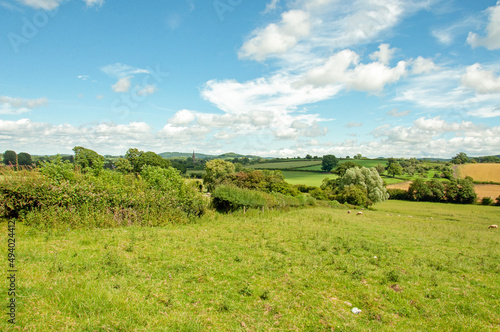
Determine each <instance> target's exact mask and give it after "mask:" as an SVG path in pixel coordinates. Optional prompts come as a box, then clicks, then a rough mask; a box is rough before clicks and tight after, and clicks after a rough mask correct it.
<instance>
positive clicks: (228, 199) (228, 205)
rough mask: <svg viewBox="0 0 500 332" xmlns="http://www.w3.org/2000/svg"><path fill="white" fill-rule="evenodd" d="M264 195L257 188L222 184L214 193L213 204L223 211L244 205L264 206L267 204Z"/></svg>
mask: <svg viewBox="0 0 500 332" xmlns="http://www.w3.org/2000/svg"><path fill="white" fill-rule="evenodd" d="M264 195H265V194H264V193H262V192H259V191H256V190H250V189H242V188H237V187H232V186H226V185H220V186H218V187H216V188H215V190H214V191H213V193H212V204H213V206H214V207H215V208H216V209H217V210H218V211H222V212H229V211H235V210H238V209H240V208H243V207H246V208H262V207H263V206H266V204H267V200H266V197H265V196H264Z"/></svg>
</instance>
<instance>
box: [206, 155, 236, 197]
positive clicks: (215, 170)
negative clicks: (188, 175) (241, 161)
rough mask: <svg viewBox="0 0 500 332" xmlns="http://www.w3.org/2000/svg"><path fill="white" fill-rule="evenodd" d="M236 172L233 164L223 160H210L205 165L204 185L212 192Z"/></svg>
mask: <svg viewBox="0 0 500 332" xmlns="http://www.w3.org/2000/svg"><path fill="white" fill-rule="evenodd" d="M234 172H235V168H234V164H233V163H231V162H229V161H225V160H222V159H214V160H210V161H209V162H207V163H206V165H205V175H204V176H203V183H204V185H205V187H207V189H208V191H210V192H211V191H213V190H214V189H215V187H217V186H218V185H220V184H221V183H223V182H224V180H226V179H227V178H228V176H229V175H230V174H233V173H234Z"/></svg>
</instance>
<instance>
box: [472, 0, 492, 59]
mask: <svg viewBox="0 0 500 332" xmlns="http://www.w3.org/2000/svg"><path fill="white" fill-rule="evenodd" d="M488 13H489V23H488V26H487V27H486V36H484V37H480V36H479V35H478V34H476V33H474V32H469V36H468V37H467V42H468V43H469V44H470V45H471V46H472V48H476V47H481V46H482V47H486V48H487V49H488V50H498V49H500V1H498V2H497V4H496V6H494V7H490V8H488Z"/></svg>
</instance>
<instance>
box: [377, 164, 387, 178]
mask: <svg viewBox="0 0 500 332" xmlns="http://www.w3.org/2000/svg"><path fill="white" fill-rule="evenodd" d="M375 169H376V170H377V172H378V174H379V175H382V173H384V172H385V166H384V165H382V164H380V163H378V164H377V166H375Z"/></svg>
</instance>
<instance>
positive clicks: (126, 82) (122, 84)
mask: <svg viewBox="0 0 500 332" xmlns="http://www.w3.org/2000/svg"><path fill="white" fill-rule="evenodd" d="M131 78H132V76H127V77H124V78H121V79H119V80H118V82H116V84H114V85H112V86H111V88H112V89H113V91H114V92H129V91H130V85H131V83H130V79H131Z"/></svg>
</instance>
